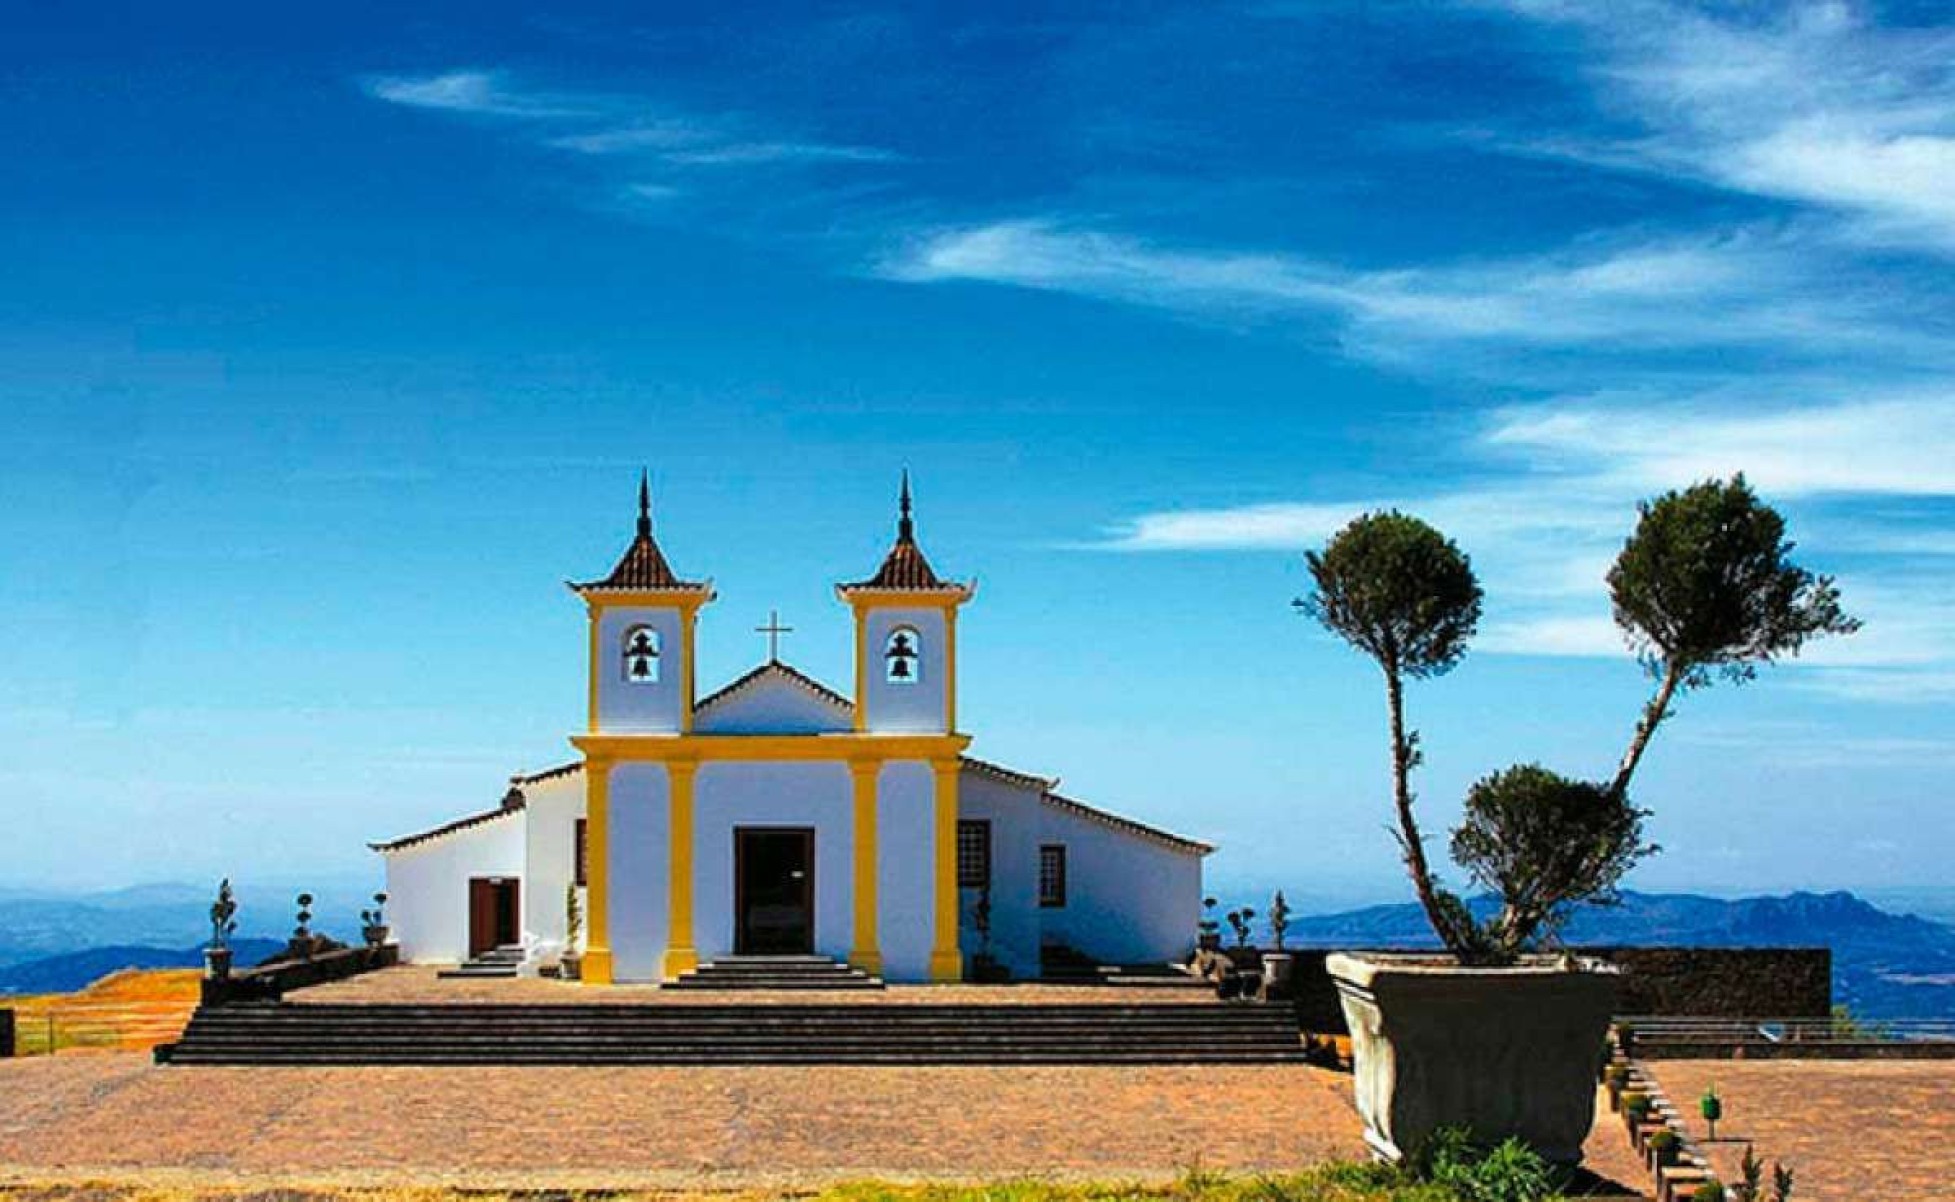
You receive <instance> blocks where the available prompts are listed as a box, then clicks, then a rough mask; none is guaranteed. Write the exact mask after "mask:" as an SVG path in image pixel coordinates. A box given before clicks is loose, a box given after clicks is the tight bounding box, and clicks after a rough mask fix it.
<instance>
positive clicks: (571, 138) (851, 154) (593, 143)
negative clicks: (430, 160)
mask: <svg viewBox="0 0 1955 1202" xmlns="http://www.w3.org/2000/svg"><path fill="white" fill-rule="evenodd" d="M361 86H362V88H363V89H364V90H365V91H366V93H367V94H368V95H369V96H372V97H373V98H375V99H376V100H382V101H386V102H387V103H390V104H397V105H402V106H404V107H408V108H417V109H426V110H431V111H435V112H442V113H449V114H454V115H457V116H472V117H480V118H484V119H494V120H497V121H500V122H502V123H504V124H505V125H507V126H509V127H511V128H513V129H514V130H516V131H518V132H519V133H520V134H521V135H522V136H523V137H525V138H526V139H529V140H531V141H533V142H535V143H536V144H538V145H540V146H543V147H546V148H548V149H552V150H557V151H564V152H568V153H570V154H573V155H577V156H580V157H588V158H592V159H598V160H615V161H616V162H618V163H619V164H620V165H621V166H623V167H625V168H627V169H629V170H630V171H631V172H632V173H633V175H634V176H635V177H641V178H634V179H633V180H632V181H630V182H628V183H625V184H623V185H622V186H621V187H620V193H621V195H622V197H623V199H625V200H626V201H628V202H629V201H641V200H646V199H670V198H673V197H676V196H679V195H681V194H683V193H686V192H687V191H688V189H685V188H682V187H680V186H679V185H678V184H677V183H674V182H672V181H673V179H675V178H678V177H686V178H688V179H691V178H697V177H701V176H702V175H708V174H712V173H718V174H719V175H721V176H732V175H736V174H737V173H738V172H739V171H740V170H741V169H757V168H781V169H788V168H796V167H801V168H812V167H818V166H824V165H846V164H861V165H869V164H888V163H897V162H902V161H903V156H901V155H899V154H897V153H896V152H894V151H891V150H887V149H884V148H881V147H876V146H858V145H852V144H848V143H841V142H827V141H811V140H797V139H792V138H782V137H779V136H776V133H775V131H773V130H771V129H768V128H764V127H760V126H758V125H757V124H756V123H755V122H754V121H753V120H752V119H751V118H748V117H745V116H743V115H740V114H736V113H696V112H685V111H680V110H678V109H675V108H674V107H672V106H670V105H666V104H662V103H660V102H658V101H656V100H654V99H653V98H651V97H647V96H638V95H631V94H627V93H618V92H596V91H588V90H584V91H579V90H554V91H553V90H546V89H534V88H527V87H523V86H520V85H518V84H517V83H515V82H514V81H513V80H512V79H511V78H510V77H509V76H508V75H507V73H505V72H500V71H490V70H481V69H473V68H471V69H465V70H455V71H443V72H438V73H434V74H427V75H382V76H371V77H368V78H366V79H364V80H362V81H361ZM647 174H653V175H658V174H663V175H664V176H665V177H666V178H663V179H656V178H655V179H650V180H647V179H644V178H642V177H643V176H645V175H647Z"/></svg>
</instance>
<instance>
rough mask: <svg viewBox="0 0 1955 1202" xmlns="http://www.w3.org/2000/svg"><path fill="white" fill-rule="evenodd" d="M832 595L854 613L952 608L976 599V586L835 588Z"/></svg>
mask: <svg viewBox="0 0 1955 1202" xmlns="http://www.w3.org/2000/svg"><path fill="white" fill-rule="evenodd" d="M835 595H836V596H838V597H840V598H841V599H842V600H844V601H846V602H848V603H849V605H850V606H852V607H853V608H854V609H855V610H856V611H857V612H861V611H863V610H870V609H956V608H957V607H958V606H960V605H962V604H964V602H966V601H969V600H970V599H971V598H972V597H975V596H977V585H976V584H975V583H973V584H961V585H958V586H957V587H956V588H946V589H934V588H932V589H905V588H838V589H836V590H835Z"/></svg>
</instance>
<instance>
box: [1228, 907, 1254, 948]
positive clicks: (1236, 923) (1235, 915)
mask: <svg viewBox="0 0 1955 1202" xmlns="http://www.w3.org/2000/svg"><path fill="white" fill-rule="evenodd" d="M1228 918H1229V930H1231V931H1233V932H1234V933H1235V945H1236V946H1237V947H1248V946H1249V936H1250V934H1251V933H1252V932H1253V931H1254V929H1255V928H1254V927H1253V926H1252V925H1251V924H1252V923H1253V922H1255V920H1256V911H1255V909H1254V908H1253V907H1250V906H1244V907H1242V908H1241V909H1240V910H1230V911H1229V914H1228Z"/></svg>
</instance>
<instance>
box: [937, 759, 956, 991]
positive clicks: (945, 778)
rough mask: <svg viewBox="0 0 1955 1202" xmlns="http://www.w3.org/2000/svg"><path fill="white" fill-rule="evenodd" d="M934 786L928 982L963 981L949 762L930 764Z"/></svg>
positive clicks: (953, 778)
mask: <svg viewBox="0 0 1955 1202" xmlns="http://www.w3.org/2000/svg"><path fill="white" fill-rule="evenodd" d="M930 767H931V769H932V770H933V771H934V772H935V774H936V783H937V855H936V864H935V869H936V871H935V874H934V875H935V879H936V883H937V888H936V894H937V924H936V926H937V929H936V938H935V939H934V940H933V941H932V945H931V948H930V979H931V980H933V981H961V980H963V979H964V955H963V953H962V952H961V951H959V950H958V946H957V911H958V904H957V768H958V762H957V761H956V760H954V759H952V760H932V761H931V764H930Z"/></svg>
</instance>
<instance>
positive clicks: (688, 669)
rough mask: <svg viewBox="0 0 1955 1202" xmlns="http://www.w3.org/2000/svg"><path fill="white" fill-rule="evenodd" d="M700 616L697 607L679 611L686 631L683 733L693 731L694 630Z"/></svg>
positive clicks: (681, 712)
mask: <svg viewBox="0 0 1955 1202" xmlns="http://www.w3.org/2000/svg"><path fill="white" fill-rule="evenodd" d="M698 618H699V611H698V610H697V609H682V610H680V611H679V621H680V622H681V623H682V624H683V625H682V627H681V628H682V630H683V631H684V633H683V634H682V635H681V637H680V641H681V642H682V643H684V644H685V645H684V647H682V648H681V650H682V651H683V653H684V654H683V655H682V656H681V658H680V665H681V666H680V669H679V672H680V675H681V676H682V677H683V678H684V680H683V682H682V683H681V685H680V687H681V688H682V689H683V690H684V692H683V693H682V694H681V695H680V698H679V706H680V709H679V733H680V734H683V735H689V734H691V733H692V703H693V699H694V697H695V696H697V692H696V690H695V688H694V679H695V678H694V676H693V670H692V664H693V654H692V650H693V641H694V640H693V630H694V628H695V626H696V625H697V620H698Z"/></svg>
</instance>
